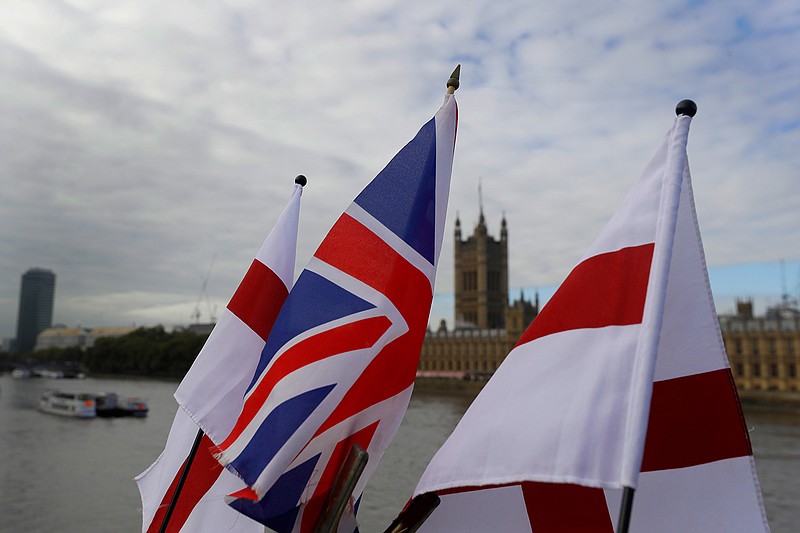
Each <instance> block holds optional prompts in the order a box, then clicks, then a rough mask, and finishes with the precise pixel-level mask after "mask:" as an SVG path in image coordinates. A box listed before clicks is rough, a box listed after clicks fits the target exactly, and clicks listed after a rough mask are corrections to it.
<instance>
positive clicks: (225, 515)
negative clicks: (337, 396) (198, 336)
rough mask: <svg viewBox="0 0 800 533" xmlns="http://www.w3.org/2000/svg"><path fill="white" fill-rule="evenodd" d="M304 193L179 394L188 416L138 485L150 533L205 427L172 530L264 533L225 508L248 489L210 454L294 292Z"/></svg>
mask: <svg viewBox="0 0 800 533" xmlns="http://www.w3.org/2000/svg"><path fill="white" fill-rule="evenodd" d="M302 191H303V188H302V186H301V185H300V184H296V185H295V186H294V190H293V192H292V195H291V197H290V199H289V202H288V204H287V205H286V207H285V208H284V210H283V212H282V213H281V215H280V216H279V217H278V220H277V222H276V223H275V227H274V228H273V229H272V231H271V232H270V234H269V235H268V236H267V238H266V240H265V241H264V244H263V245H262V246H261V249H260V250H259V251H258V254H257V255H256V257H255V259H253V262H252V263H251V265H250V268H249V269H248V271H247V273H246V274H245V276H244V278H243V279H242V281H241V283H240V284H239V287H238V288H237V290H236V292H235V293H234V295H233V297H232V298H231V300H230V302H229V303H228V306H227V307H226V308H225V311H224V312H223V313H222V316H220V318H219V321H218V322H217V324H216V326H215V327H214V330H213V331H212V332H211V335H210V336H209V338H208V340H207V341H206V344H205V345H204V346H203V349H202V350H201V351H200V354H199V355H198V356H197V359H195V362H194V364H193V365H192V367H191V369H190V370H189V372H188V373H187V374H186V376H185V377H184V379H183V381H182V382H181V384H180V386H179V387H178V390H177V392H176V393H175V396H176V398H177V400H178V403H179V404H181V406H182V407H183V409H181V408H178V412H177V414H176V415H175V420H174V422H173V424H172V428H171V430H170V433H169V437H168V438H167V444H166V447H165V449H164V452H163V453H162V454H161V456H159V458H158V459H156V461H155V462H154V463H153V464H152V465H151V466H150V467H149V468H148V469H147V470H146V471H144V472H143V473H142V474H140V475H139V476H138V477H137V478H136V483H137V485H138V486H139V492H140V493H141V496H142V518H143V520H142V532H143V533H151V532H157V531H159V530H160V528H161V525H162V523H163V521H164V518H165V516H166V513H167V509H168V507H169V505H170V502H171V501H172V497H173V495H174V493H175V490H176V487H177V485H178V480H179V477H180V475H181V472H182V471H183V465H184V464H185V461H186V460H187V456H188V455H189V452H190V450H191V448H192V444H193V443H194V440H195V437H196V436H197V434H198V429H199V427H198V424H200V427H202V429H203V430H204V431H205V435H203V436H202V440H201V441H200V445H199V446H198V448H197V453H196V455H195V456H194V458H193V461H192V463H191V468H190V470H189V471H188V477H187V478H186V482H185V484H184V486H183V488H182V490H181V491H180V493H179V498H178V500H177V504H176V506H175V508H174V510H173V511H172V515H171V516H170V518H169V522H168V528H167V529H166V531H168V532H178V531H187V532H188V531H191V532H205V531H207V532H209V533H211V532H214V533H216V532H219V531H231V532H237V533H262V532H263V530H264V528H263V526H262V525H261V524H259V523H258V522H255V521H253V520H251V519H249V518H247V517H245V516H243V515H241V514H240V513H238V512H236V511H234V510H233V509H231V508H230V507H229V506H228V505H226V503H225V497H226V496H227V495H228V494H230V493H231V492H234V491H237V490H240V489H242V488H244V487H245V484H244V482H243V481H242V480H241V479H239V478H238V477H237V476H236V475H234V474H233V473H231V472H228V471H227V470H225V469H224V468H223V467H222V466H221V465H220V464H219V462H218V461H217V460H216V459H215V458H214V457H213V456H212V455H211V451H210V450H211V448H212V447H213V446H214V442H221V441H222V439H223V438H224V437H226V436H227V435H228V433H229V432H230V430H231V428H232V427H233V423H234V422H235V421H236V418H237V417H238V416H239V413H240V412H241V410H242V403H243V400H242V397H243V395H244V392H245V390H246V388H247V385H248V384H249V383H250V379H251V378H252V376H253V372H254V371H255V368H256V365H257V364H258V361H259V358H260V356H261V350H262V349H263V348H264V344H265V343H266V339H267V336H268V335H269V332H270V330H271V329H272V324H273V323H274V321H275V318H276V317H277V316H278V312H279V311H280V309H281V307H282V306H283V303H284V301H285V300H286V297H287V295H288V293H289V288H290V287H291V285H292V278H293V276H294V264H295V255H296V248H297V228H298V219H299V216H300V197H301V195H302ZM215 439H219V440H215Z"/></svg>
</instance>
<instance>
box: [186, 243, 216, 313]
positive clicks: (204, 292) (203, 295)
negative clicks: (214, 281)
mask: <svg viewBox="0 0 800 533" xmlns="http://www.w3.org/2000/svg"><path fill="white" fill-rule="evenodd" d="M216 260H217V254H214V256H213V257H212V258H211V265H210V266H209V267H208V272H206V276H205V277H204V278H203V284H202V285H201V287H200V295H199V296H198V297H197V303H196V304H195V306H194V311H193V312H192V319H194V323H195V324H199V323H200V316H201V313H200V304H201V303H202V302H203V301H204V300H205V302H206V309H207V311H208V319H209V322H211V323H213V322H216V320H217V318H216V317H215V316H214V313H215V311H216V307H217V306H216V305H214V307H213V309H212V306H211V300H210V299H209V297H208V280H209V278H210V277H211V271H212V270H213V269H214V263H215V262H216Z"/></svg>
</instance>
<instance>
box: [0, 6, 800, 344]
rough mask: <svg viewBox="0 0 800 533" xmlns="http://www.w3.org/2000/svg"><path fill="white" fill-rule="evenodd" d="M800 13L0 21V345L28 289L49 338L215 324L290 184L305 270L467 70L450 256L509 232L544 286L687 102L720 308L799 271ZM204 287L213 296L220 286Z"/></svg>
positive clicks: (169, 10)
mask: <svg viewBox="0 0 800 533" xmlns="http://www.w3.org/2000/svg"><path fill="white" fill-rule="evenodd" d="M798 49H800V7H798V4H797V2H795V1H794V0H786V1H756V0H745V1H729V2H725V3H724V5H723V4H722V3H719V2H705V1H702V0H694V1H686V0H680V1H678V0H661V1H657V2H647V1H641V0H637V1H613V2H611V1H595V2H585V1H568V0H559V1H531V0H524V1H522V0H520V1H516V0H503V1H496V0H494V1H490V0H489V1H477V0H458V1H456V0H442V1H438V0H426V1H424V2H416V1H402V2H399V1H389V0H354V1H339V2H322V1H314V2H311V1H303V0H300V1H296V2H286V1H274V0H254V1H250V0H230V1H223V0H204V1H198V0H193V1H178V0H171V1H169V2H163V1H155V0H130V1H128V0H115V1H113V2H109V1H106V0H27V1H25V2H6V3H3V4H2V5H1V6H0V246H1V247H2V253H0V336H13V335H14V333H15V328H16V315H17V306H18V297H19V285H20V276H21V274H22V273H23V272H24V271H25V270H27V269H28V268H30V267H43V268H49V269H52V270H54V271H55V272H56V274H57V289H56V303H55V317H54V318H55V321H57V322H61V323H65V324H68V325H76V324H83V325H87V326H99V325H130V324H137V325H152V324H156V323H163V324H165V325H167V326H171V325H175V324H182V323H183V324H185V323H188V322H190V321H191V320H192V319H191V316H192V313H193V311H194V310H195V308H199V310H200V311H201V313H202V315H203V316H202V318H201V320H207V318H208V316H209V315H211V314H219V312H220V311H221V309H222V308H223V307H224V305H225V304H226V302H227V300H228V298H229V297H230V295H231V294H232V292H233V290H234V289H235V287H236V284H237V283H238V281H239V279H240V278H241V276H242V274H243V273H244V271H245V270H246V269H247V266H248V265H249V263H250V261H251V259H252V257H253V255H254V254H255V252H256V251H257V249H258V247H259V245H260V244H261V241H262V240H263V238H264V237H265V236H266V233H267V232H268V231H269V229H270V228H271V227H272V224H273V222H274V221H275V218H276V217H277V215H278V213H279V212H280V210H281V209H282V207H283V205H284V203H285V201H286V199H287V198H288V195H289V193H290V191H291V186H292V181H293V178H294V176H295V175H297V174H301V173H302V174H305V175H307V176H308V178H309V185H308V187H306V191H305V194H304V198H303V207H302V213H301V231H300V243H299V252H298V271H299V270H300V269H301V268H302V267H303V266H304V264H305V263H306V261H307V260H308V258H309V257H310V256H311V254H312V253H313V251H314V250H315V249H316V246H317V245H318V244H319V242H320V241H321V240H322V238H323V236H324V235H325V232H326V231H327V230H328V229H329V228H330V226H331V225H332V224H333V222H334V221H335V219H336V218H337V217H338V216H339V215H340V214H341V212H342V211H343V210H344V209H345V208H346V207H347V205H348V204H349V203H350V202H351V201H352V199H353V198H354V197H355V196H356V195H357V194H358V192H359V191H360V190H361V189H362V188H363V187H364V186H365V185H366V184H367V183H368V181H369V180H370V179H371V178H372V177H373V176H374V175H375V174H376V173H377V172H378V171H380V169H381V168H383V166H384V165H385V164H386V163H387V162H388V161H389V159H390V158H391V157H392V156H393V155H394V153H395V152H396V151H397V150H399V149H400V147H402V146H403V145H404V144H405V143H406V142H407V141H408V140H409V139H410V138H411V137H413V135H414V134H415V133H416V131H417V129H418V128H419V127H420V126H421V125H422V124H423V123H424V122H426V121H427V120H428V119H429V118H430V117H431V116H433V114H434V113H435V112H436V110H437V109H438V107H439V105H440V104H441V101H442V95H443V93H444V84H445V81H446V80H447V78H448V77H449V74H450V72H451V71H452V69H453V68H454V66H455V65H456V64H457V63H461V64H462V65H463V67H462V78H461V79H462V86H461V88H460V89H459V91H458V93H457V97H458V101H459V111H460V114H459V132H458V134H459V137H458V141H457V148H456V155H455V164H454V173H453V185H452V195H451V199H450V212H449V214H448V226H447V229H446V231H447V235H448V239H447V241H446V243H445V248H444V250H443V252H442V253H443V257H444V261H443V262H442V265H441V267H440V270H439V275H438V280H437V285H436V291H437V298H436V304H435V306H434V313H433V317H432V320H438V317H439V316H444V317H447V318H450V317H451V316H452V309H451V305H452V297H451V296H450V293H452V239H451V237H450V236H451V235H452V229H453V221H454V219H455V216H456V213H457V212H458V213H459V214H460V216H461V220H462V223H463V224H464V226H465V227H466V228H467V229H468V230H469V229H470V228H471V227H472V226H473V225H474V224H475V222H476V221H477V216H478V195H477V190H478V182H479V180H481V181H482V184H483V203H484V212H485V215H486V217H487V221H488V223H489V229H490V232H492V233H494V234H497V232H498V231H499V222H500V218H501V216H502V215H503V213H505V215H506V217H507V219H508V223H509V234H510V237H509V238H510V243H511V252H510V263H511V274H510V282H511V285H512V290H513V291H514V292H518V291H519V290H520V289H521V288H524V289H525V291H526V294H531V295H532V294H533V291H534V290H536V289H537V288H538V289H539V290H541V291H542V294H543V296H544V297H546V296H547V295H548V294H550V293H552V290H553V287H554V286H555V285H557V284H558V283H559V282H560V281H561V280H562V279H563V278H564V277H565V276H566V274H567V273H568V271H569V270H570V268H571V267H572V266H573V265H574V263H575V262H576V261H577V260H578V259H579V258H580V257H581V256H582V254H583V253H584V252H585V250H586V248H587V247H588V246H589V244H590V243H591V241H592V240H593V239H594V237H595V236H596V235H597V234H598V233H599V231H600V230H601V229H602V227H603V225H604V224H605V222H606V220H607V219H608V218H609V216H610V215H611V213H612V212H613V211H614V209H615V208H616V206H617V205H618V204H619V202H620V201H621V200H622V198H623V196H624V195H625V193H626V191H627V189H628V188H629V187H630V185H631V183H632V182H633V180H634V179H635V177H636V176H637V175H638V173H639V172H640V171H641V169H642V168H643V166H644V164H645V163H646V162H647V160H648V159H649V157H650V156H651V155H652V153H653V151H654V150H655V147H656V145H657V144H658V142H659V141H660V139H661V137H662V135H663V134H664V132H665V131H666V130H667V128H668V127H669V126H670V125H671V123H672V120H673V117H674V107H675V104H676V103H677V102H678V101H679V100H681V99H683V98H692V99H694V100H695V101H696V102H697V103H698V106H699V113H698V115H697V117H696V118H695V120H694V122H693V124H692V131H691V134H690V138H689V159H690V163H691V166H692V174H693V178H694V185H695V195H696V200H697V206H698V214H699V219H700V225H701V230H702V232H703V238H704V241H705V247H706V254H707V259H708V263H709V266H710V267H711V276H712V284H713V286H714V290H715V293H716V297H717V304H718V308H719V310H720V311H721V312H722V311H726V310H730V309H731V308H732V303H731V302H732V299H733V298H734V297H736V296H752V297H754V298H756V303H757V305H758V306H760V307H762V308H763V306H765V305H768V304H770V303H776V302H777V301H778V299H779V297H780V293H781V291H782V290H783V287H784V286H785V287H786V288H787V290H788V292H790V293H791V294H792V295H795V296H796V295H797V290H798V282H799V280H798V276H800V209H799V207H800V185H798V180H799V179H800V56H798V54H797V50H798ZM204 284H206V286H207V290H206V293H205V294H204V293H203V285H204Z"/></svg>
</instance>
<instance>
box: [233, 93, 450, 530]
mask: <svg viewBox="0 0 800 533" xmlns="http://www.w3.org/2000/svg"><path fill="white" fill-rule="evenodd" d="M456 114H457V108H456V101H455V97H454V96H452V95H447V96H446V97H445V101H444V104H443V105H442V107H441V109H440V110H439V111H438V112H437V113H436V115H435V116H434V118H433V119H431V120H430V121H429V122H428V123H426V124H425V125H424V126H423V127H422V128H421V129H420V130H419V132H418V133H417V135H416V136H415V137H414V138H413V139H412V140H411V141H410V142H409V143H408V144H407V145H406V146H405V147H404V148H403V149H402V150H400V152H399V153H398V154H397V155H396V156H395V157H394V158H393V159H392V160H391V161H390V162H389V164H388V165H387V166H386V167H385V168H384V169H383V170H382V171H381V172H380V173H379V174H378V175H377V176H376V177H375V178H374V179H373V181H372V182H371V183H370V184H369V185H367V187H366V188H365V189H364V190H363V191H362V192H361V193H360V194H359V195H358V197H357V198H356V199H355V201H354V202H353V203H352V204H351V205H350V207H349V208H348V209H347V210H346V211H345V213H344V214H343V215H342V216H341V217H340V218H339V219H338V221H337V222H336V223H335V224H334V226H333V228H332V229H331V230H330V232H329V233H328V235H327V236H326V237H325V239H324V240H323V242H322V244H321V245H320V247H319V249H318V250H317V251H316V253H315V254H314V257H313V258H312V259H311V261H310V262H309V264H308V266H307V267H306V269H305V270H304V271H303V272H302V273H301V274H300V277H299V278H298V279H297V282H296V283H295V285H294V287H293V288H292V291H291V293H290V294H289V297H288V298H287V300H286V303H285V304H284V306H283V308H282V309H281V312H280V314H279V315H278V318H277V320H276V321H275V325H274V327H273V328H272V332H271V334H270V336H269V338H268V339H267V343H266V346H265V347H264V350H263V351H262V354H261V360H260V362H259V363H258V367H257V369H256V371H255V373H254V375H253V379H252V382H251V383H250V385H249V387H248V390H247V392H246V394H245V403H244V409H243V411H242V414H241V416H240V417H239V420H238V421H237V422H236V425H235V427H234V428H233V431H232V432H231V434H230V435H229V436H228V437H227V438H226V439H225V440H224V441H223V442H222V443H220V445H219V448H218V457H219V458H220V460H221V462H223V463H224V464H225V465H227V467H229V468H231V469H233V470H234V471H236V472H237V473H238V474H239V475H240V476H241V477H242V479H244V480H245V481H246V482H247V485H248V486H249V487H250V489H248V490H245V491H241V492H239V493H237V494H235V495H233V496H232V502H231V505H232V506H233V507H234V508H236V509H238V510H239V511H241V512H242V513H245V514H247V515H248V516H250V517H253V518H255V519H256V520H258V521H260V522H261V523H263V524H265V525H267V526H268V527H269V528H271V529H272V530H275V531H278V532H291V531H294V532H308V531H311V530H312V528H313V527H314V525H315V523H316V522H317V520H318V518H319V517H320V514H321V511H322V508H323V506H324V505H325V502H326V498H327V496H328V493H329V491H330V488H331V486H332V484H333V483H334V480H335V478H336V475H337V473H338V472H339V470H340V467H341V465H342V463H343V461H344V459H345V458H346V456H347V454H348V452H349V450H350V448H351V446H352V445H353V444H356V443H357V444H359V445H360V446H361V447H362V448H363V449H365V450H366V451H367V452H368V453H369V461H368V463H367V466H366V468H365V470H364V472H363V474H362V475H361V477H360V479H359V481H358V483H357V485H356V487H355V490H354V492H353V497H352V499H351V501H350V505H349V508H348V509H347V510H346V511H345V516H344V518H343V519H342V521H341V522H340V525H339V531H353V530H354V529H355V527H356V524H355V516H354V515H355V511H356V508H357V506H358V500H359V498H360V495H361V493H362V491H363V489H364V486H365V484H366V482H367V480H368V479H369V477H370V475H371V474H372V472H374V470H375V468H376V466H377V464H378V462H379V461H380V459H381V456H382V455H383V453H384V451H385V450H386V448H387V447H388V446H389V442H390V441H391V440H392V438H393V437H394V434H395V433H396V431H397V429H398V427H399V425H400V421H401V419H402V417H403V414H404V413H405V410H406V407H407V405H408V401H409V398H410V396H411V391H412V388H413V383H414V377H415V373H416V368H417V363H418V359H419V354H420V350H421V346H422V341H423V338H424V336H425V330H426V325H427V321H428V316H429V314H430V306H431V301H432V298H433V285H434V277H435V274H436V267H437V265H438V257H439V252H440V250H441V244H442V238H443V230H444V224H445V216H446V210H447V201H448V196H449V188H450V175H451V170H452V162H453V151H454V148H455V137H456V123H457V118H456Z"/></svg>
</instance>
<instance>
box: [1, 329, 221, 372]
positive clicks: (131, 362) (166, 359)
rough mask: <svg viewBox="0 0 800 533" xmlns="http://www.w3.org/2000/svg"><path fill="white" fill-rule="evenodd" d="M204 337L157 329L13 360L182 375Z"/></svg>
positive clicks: (86, 368) (93, 369)
mask: <svg viewBox="0 0 800 533" xmlns="http://www.w3.org/2000/svg"><path fill="white" fill-rule="evenodd" d="M207 338H208V335H201V334H198V333H195V332H192V331H185V330H181V331H173V332H170V333H168V332H167V331H165V330H164V328H163V327H161V326H156V327H153V328H138V329H136V330H134V331H132V332H130V333H128V334H127V335H123V336H121V337H101V338H99V339H97V340H96V341H95V343H94V346H91V347H88V348H81V347H78V346H72V347H68V348H48V349H46V350H39V351H36V352H34V353H32V354H27V355H25V356H16V357H15V359H17V360H18V361H20V362H24V363H26V364H28V365H37V364H41V365H52V366H56V367H73V368H74V367H80V369H81V370H82V371H84V372H87V371H88V372H95V373H104V374H145V375H158V376H182V375H183V374H185V373H186V371H188V370H189V367H190V366H191V365H192V362H194V359H195V357H197V354H198V353H199V352H200V349H201V348H202V347H203V344H205V342H206V339H207Z"/></svg>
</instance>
